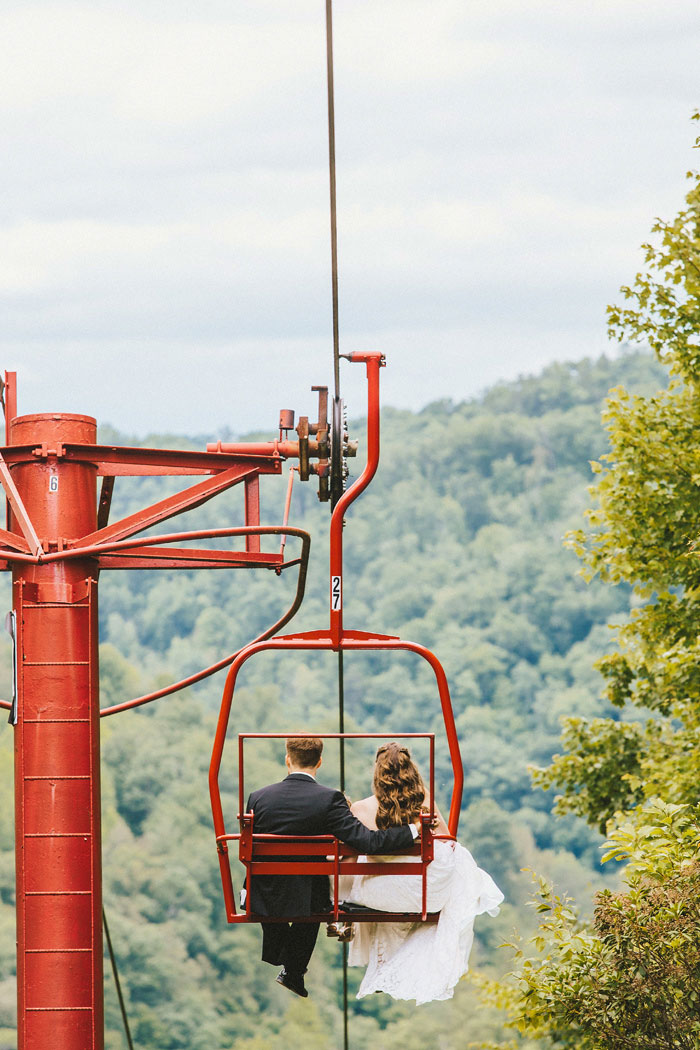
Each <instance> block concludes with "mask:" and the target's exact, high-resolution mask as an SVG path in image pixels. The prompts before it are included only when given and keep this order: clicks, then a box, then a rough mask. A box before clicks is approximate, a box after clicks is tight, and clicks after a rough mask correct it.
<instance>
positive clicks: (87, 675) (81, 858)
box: [10, 414, 104, 1050]
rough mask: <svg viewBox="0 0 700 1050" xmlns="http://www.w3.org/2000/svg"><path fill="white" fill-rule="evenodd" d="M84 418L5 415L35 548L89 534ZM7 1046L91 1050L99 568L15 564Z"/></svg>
mask: <svg viewBox="0 0 700 1050" xmlns="http://www.w3.org/2000/svg"><path fill="white" fill-rule="evenodd" d="M95 438H96V423H95V420H94V419H92V418H91V417H90V416H78V415H56V414H46V415H32V416H20V417H18V418H16V419H14V420H13V421H12V427H11V436H10V441H11V444H13V445H35V446H36V450H35V458H34V459H33V460H32V461H31V462H21V463H17V464H16V465H15V466H13V467H12V477H13V480H14V482H15V484H16V486H17V489H18V490H19V493H20V496H21V498H22V501H23V503H24V505H25V507H26V509H27V512H28V514H29V517H30V518H31V520H32V522H33V524H34V527H35V529H36V532H37V535H38V536H39V539H40V540H41V542H42V546H43V547H44V550H45V551H49V550H59V549H61V548H62V546H63V544H64V543H65V541H66V540H75V539H77V538H78V537H81V536H85V535H88V534H89V533H91V532H93V531H94V530H95V528H96V506H97V468H96V466H95V464H94V463H89V462H86V461H85V462H81V461H75V460H72V461H70V462H68V461H67V460H66V459H65V457H64V456H63V455H62V451H63V450H62V444H63V443H65V442H80V443H94V442H95ZM12 582H13V605H14V609H15V613H16V621H17V622H16V635H17V724H16V726H15V806H16V829H17V843H16V862H17V941H18V944H17V986H18V993H17V994H18V1005H19V1020H18V1025H19V1038H18V1050H48V1048H49V1047H50V1048H51V1050H102V1048H103V1046H104V1031H103V1029H104V1025H103V1005H102V1003H103V976H102V890H101V841H100V766H99V756H100V749H99V702H98V658H97V642H98V636H97V567H96V563H95V562H94V561H93V560H92V559H90V558H83V559H76V560H66V561H56V562H53V563H48V564H46V565H23V566H20V567H17V568H14V569H13V575H12Z"/></svg>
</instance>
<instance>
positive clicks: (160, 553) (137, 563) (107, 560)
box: [100, 541, 284, 569]
mask: <svg viewBox="0 0 700 1050" xmlns="http://www.w3.org/2000/svg"><path fill="white" fill-rule="evenodd" d="M258 545H259V541H258ZM283 563H284V558H283V556H282V555H281V554H265V553H261V552H260V551H254V552H251V551H217V550H195V549H194V548H192V547H134V548H132V550H130V551H129V552H128V553H124V554H102V555H100V568H101V569H250V568H267V569H275V568H278V567H279V566H281V565H282V564H283Z"/></svg>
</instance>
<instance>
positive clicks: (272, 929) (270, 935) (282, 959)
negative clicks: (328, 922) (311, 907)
mask: <svg viewBox="0 0 700 1050" xmlns="http://www.w3.org/2000/svg"><path fill="white" fill-rule="evenodd" d="M318 929H319V923H317V922H293V923H291V924H290V923H286V922H264V923H263V924H262V933H263V941H262V957H263V962H267V963H272V965H273V966H284V968H285V970H286V971H287V973H294V974H299V975H300V976H301V975H302V974H305V973H306V968H307V966H308V965H309V959H310V958H311V955H312V953H313V950H314V946H315V944H316V938H317V936H318Z"/></svg>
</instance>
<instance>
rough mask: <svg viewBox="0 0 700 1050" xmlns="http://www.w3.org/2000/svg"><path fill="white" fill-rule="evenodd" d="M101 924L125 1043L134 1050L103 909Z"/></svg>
mask: <svg viewBox="0 0 700 1050" xmlns="http://www.w3.org/2000/svg"><path fill="white" fill-rule="evenodd" d="M102 924H103V926H104V928H105V939H106V941H107V948H108V950H109V960H110V962H111V964H112V974H113V975H114V984H115V986H116V989H117V998H118V999H119V1009H120V1010H121V1013H122V1021H123V1023H124V1032H125V1033H126V1041H127V1044H128V1047H129V1050H134V1044H133V1042H132V1039H131V1029H130V1028H129V1018H128V1017H127V1016H126V1006H125V1005H124V996H123V995H122V986H121V981H120V980H119V971H118V970H117V960H116V957H115V955H114V949H113V948H112V938H111V937H110V935H109V926H108V925H107V916H106V915H105V910H104V908H103V909H102Z"/></svg>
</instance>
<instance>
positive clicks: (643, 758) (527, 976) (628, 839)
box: [491, 114, 700, 1050]
mask: <svg viewBox="0 0 700 1050" xmlns="http://www.w3.org/2000/svg"><path fill="white" fill-rule="evenodd" d="M698 116H699V115H698V114H696V117H695V119H698ZM696 145H700V139H698V140H696ZM689 179H690V182H691V187H690V190H689V192H688V194H687V196H686V206H685V208H684V209H683V210H682V211H681V212H680V213H679V215H678V216H677V217H676V218H675V219H674V220H673V221H671V222H662V221H661V220H658V221H657V222H656V223H655V225H654V227H653V233H654V241H653V243H651V244H648V245H646V246H645V251H646V264H647V269H646V271H645V272H643V273H639V274H637V276H636V278H635V281H634V283H633V284H632V286H631V287H626V288H623V289H622V291H623V294H624V296H625V299H626V304H627V305H625V306H624V307H622V308H620V307H611V308H610V311H609V320H610V330H611V333H612V334H613V335H615V336H616V337H617V338H618V339H620V340H623V339H628V340H631V341H636V342H645V343H647V344H648V345H649V346H651V347H652V349H653V350H654V351H655V353H656V354H657V356H658V358H659V359H660V360H661V361H662V362H663V363H664V364H665V365H666V366H667V367H668V368H669V370H670V373H671V382H670V385H669V386H668V388H667V389H666V390H664V391H660V392H658V393H657V394H654V395H652V396H646V397H643V396H639V395H637V396H631V395H630V394H628V393H627V392H626V391H625V390H624V388H617V389H616V390H613V391H612V392H611V395H610V397H609V399H608V403H607V409H606V413H605V416H604V419H605V422H606V425H607V429H608V434H609V439H610V451H609V452H608V453H606V454H605V455H603V456H602V457H600V459H599V460H598V461H594V462H593V463H592V467H593V470H594V473H595V474H596V475H597V484H596V485H595V487H594V488H593V489H592V490H591V491H592V493H593V495H594V498H595V501H596V505H595V507H594V509H592V510H591V511H589V512H588V515H587V517H588V527H587V529H585V530H579V531H577V532H575V533H572V534H571V535H570V538H569V543H570V545H571V546H572V547H573V548H574V549H575V550H576V551H577V553H578V554H579V555H580V557H581V558H582V559H583V564H584V575H586V576H587V577H588V578H589V579H592V578H593V577H594V576H598V577H600V578H601V579H602V580H603V581H606V582H608V583H613V584H615V583H620V582H626V583H627V584H629V585H631V586H632V587H633V589H634V593H635V596H636V607H635V608H634V609H633V611H632V613H631V616H630V617H629V620H628V621H627V622H626V623H624V624H623V625H621V626H620V627H619V629H618V631H617V639H616V642H617V647H616V649H615V650H614V651H612V652H611V653H609V654H608V655H607V656H605V657H604V658H603V659H602V660H601V661H600V662H599V668H600V670H601V671H602V673H603V676H604V678H605V682H606V695H607V698H608V700H609V701H610V702H611V704H612V705H614V707H617V708H625V711H624V715H625V716H626V718H594V719H590V720H587V719H582V718H568V719H566V720H565V725H564V737H563V742H564V745H565V747H566V749H567V750H566V753H564V754H562V755H558V756H555V758H554V761H553V763H552V765H550V766H549V768H547V769H540V770H538V771H536V772H535V781H536V783H538V784H539V785H540V786H541V787H545V788H549V787H555V788H558V789H559V790H560V792H561V794H560V795H559V797H558V799H557V802H556V808H557V809H558V810H559V812H573V813H576V814H578V815H579V816H581V817H584V818H585V819H586V820H587V821H588V822H589V823H590V824H592V825H594V826H598V827H600V828H601V830H605V829H606V827H607V830H608V836H609V846H610V848H609V851H608V854H607V858H609V859H611V858H616V859H619V860H627V861H628V865H627V869H626V873H625V881H626V883H627V888H626V890H625V892H623V893H620V894H613V893H610V892H607V893H603V894H600V895H598V897H597V898H596V901H595V911H594V917H593V921H592V923H590V924H580V923H579V922H578V920H577V918H576V915H575V913H574V912H573V910H572V909H571V907H570V906H569V902H566V901H562V900H561V899H559V898H557V897H555V896H554V895H553V894H552V892H551V890H550V889H549V888H548V887H546V886H542V887H541V889H540V894H539V904H538V907H539V910H540V912H541V914H542V915H543V916H544V918H543V921H542V922H541V924H540V929H539V931H538V933H537V935H536V937H535V938H534V939H533V941H532V942H531V944H530V949H531V950H533V949H534V952H533V953H532V954H531V955H530V956H527V955H526V953H525V951H524V949H523V948H522V946H520V947H519V948H518V954H517V961H516V967H515V970H514V978H515V983H514V984H513V985H511V986H510V987H508V988H505V989H493V988H492V989H491V993H492V998H493V996H495V997H498V996H499V995H500V996H501V1001H502V1004H503V1005H505V1006H506V1007H507V1009H508V1010H509V1013H510V1016H511V1021H512V1024H513V1025H514V1026H515V1027H516V1028H517V1029H519V1030H520V1031H521V1032H524V1033H528V1034H530V1035H535V1036H538V1037H540V1038H547V1039H548V1040H549V1042H550V1045H553V1046H556V1047H574V1046H575V1047H577V1048H580V1050H588V1048H590V1050H603V1048H605V1050H610V1048H614V1050H617V1048H620V1050H624V1048H627V1047H629V1048H630V1050H657V1048H661V1047H669V1048H671V1047H674V1048H675V1047H682V1048H686V1047H687V1048H688V1050H691V1048H694V1047H697V1046H698V1043H699V1040H700V998H699V995H698V991H697V989H698V985H699V982H698V978H699V977H700V954H699V953H700V910H699V909H698V906H697V899H698V897H697V893H698V888H699V883H700V870H699V866H698V861H697V856H698V846H699V845H700V831H699V827H698V818H699V815H700V777H699V774H700V749H699V748H698V743H699V736H700V659H699V657H700V631H699V630H698V627H699V624H700V619H699V616H698V613H699V612H700V607H699V603H700V559H699V555H698V551H697V549H696V543H697V541H698V537H699V536H700V398H699V397H698V394H699V393H700V389H699V388H700V175H698V174H697V173H693V172H691V173H689Z"/></svg>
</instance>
